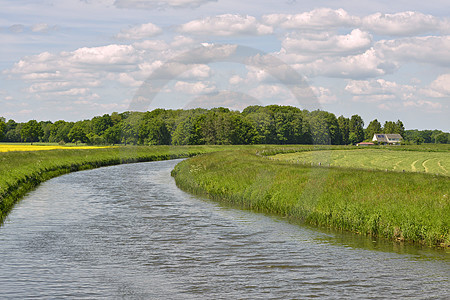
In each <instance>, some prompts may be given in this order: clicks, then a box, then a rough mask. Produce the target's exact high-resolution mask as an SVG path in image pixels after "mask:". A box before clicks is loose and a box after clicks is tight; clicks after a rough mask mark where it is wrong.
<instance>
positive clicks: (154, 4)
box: [114, 0, 217, 9]
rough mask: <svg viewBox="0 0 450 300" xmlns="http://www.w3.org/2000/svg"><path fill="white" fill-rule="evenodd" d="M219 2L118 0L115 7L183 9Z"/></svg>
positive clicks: (208, 0)
mask: <svg viewBox="0 0 450 300" xmlns="http://www.w3.org/2000/svg"><path fill="white" fill-rule="evenodd" d="M216 1H217V0H165V1H161V0H116V1H114V5H115V6H116V7H118V8H132V9H163V8H168V7H172V8H183V7H191V8H195V7H199V6H201V5H203V4H206V3H210V2H216Z"/></svg>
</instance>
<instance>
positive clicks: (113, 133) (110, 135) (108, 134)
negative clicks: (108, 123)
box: [103, 124, 121, 145]
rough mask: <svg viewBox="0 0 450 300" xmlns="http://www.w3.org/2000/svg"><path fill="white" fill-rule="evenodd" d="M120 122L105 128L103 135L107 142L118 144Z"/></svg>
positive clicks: (119, 139)
mask: <svg viewBox="0 0 450 300" xmlns="http://www.w3.org/2000/svg"><path fill="white" fill-rule="evenodd" d="M120 127H121V126H120V124H116V125H114V126H113V127H109V128H108V129H106V130H105V133H104V134H103V136H104V137H105V140H106V142H107V143H108V144H113V145H114V144H119V143H120V141H121V128H120Z"/></svg>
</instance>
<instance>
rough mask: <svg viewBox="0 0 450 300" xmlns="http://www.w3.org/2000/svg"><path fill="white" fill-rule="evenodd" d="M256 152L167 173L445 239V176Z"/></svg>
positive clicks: (213, 190)
mask: <svg viewBox="0 0 450 300" xmlns="http://www.w3.org/2000/svg"><path fill="white" fill-rule="evenodd" d="M255 152H256V151H248V150H247V151H242V150H241V151H230V152H229V151H227V152H221V153H210V154H206V155H202V156H198V157H195V158H191V159H189V160H186V161H183V162H181V163H180V164H178V165H177V166H176V167H175V169H174V171H173V172H172V175H173V176H174V178H175V180H176V183H177V185H178V186H179V187H180V188H181V189H183V190H185V191H188V192H191V193H194V194H197V195H202V196H206V197H208V198H211V199H214V200H218V201H224V202H227V203H231V204H233V205H236V206H238V207H241V208H245V209H251V210H254V211H258V212H265V213H271V214H276V215H280V216H282V217H286V218H289V219H292V220H294V221H301V222H305V223H308V224H312V225H317V226H322V227H330V228H335V229H338V230H346V231H351V232H355V233H359V234H364V235H372V236H378V237H383V238H388V239H392V240H397V241H400V242H403V241H411V242H417V243H422V244H427V245H430V246H445V247H446V246H449V245H450V218H449V216H450V201H449V198H448V197H449V195H448V194H449V191H450V180H449V178H448V177H447V176H436V175H430V174H419V173H397V172H384V171H376V170H373V171H366V170H357V169H345V168H338V167H325V166H320V167H319V166H311V165H307V164H293V163H289V162H283V161H276V160H273V159H267V157H263V156H261V155H256V153H255Z"/></svg>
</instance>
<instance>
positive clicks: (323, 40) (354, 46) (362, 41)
mask: <svg viewBox="0 0 450 300" xmlns="http://www.w3.org/2000/svg"><path fill="white" fill-rule="evenodd" d="M371 44H372V37H371V35H370V34H369V33H367V32H364V31H361V30H359V29H354V30H352V32H351V33H350V34H346V35H334V34H330V33H328V32H325V33H322V34H315V35H311V34H308V35H306V36H302V35H301V34H300V35H299V36H298V37H295V35H290V36H287V37H286V38H285V39H284V40H283V42H282V46H283V48H285V49H286V50H287V51H289V52H295V53H297V54H305V53H306V54H307V55H311V54H314V55H322V54H328V55H342V54H352V53H358V52H361V51H362V50H366V49H368V48H369V47H370V46H371Z"/></svg>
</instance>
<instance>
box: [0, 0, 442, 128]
mask: <svg viewBox="0 0 450 300" xmlns="http://www.w3.org/2000/svg"><path fill="white" fill-rule="evenodd" d="M0 41H1V47H0V117H1V116H2V117H4V118H6V119H7V120H8V119H14V120H15V121H17V122H25V121H28V120H31V119H35V120H38V121H41V120H42V121H44V120H50V121H53V122H54V121H57V120H61V119H62V120H67V121H77V120H83V119H91V118H92V117H94V116H98V115H103V114H105V113H108V114H110V113H112V112H114V111H116V112H124V111H129V110H140V111H146V110H152V109H155V108H166V109H181V108H183V109H186V108H194V107H204V108H212V107H218V106H224V107H229V108H231V109H233V110H242V109H243V108H245V107H246V106H248V105H269V104H279V105H292V106H297V107H300V108H302V109H308V110H314V109H321V110H325V111H329V112H332V113H334V114H335V115H336V116H337V117H338V116H340V115H344V116H345V117H351V116H352V115H354V114H358V115H360V116H361V117H362V118H363V120H364V121H365V125H366V126H367V125H368V124H369V122H370V121H372V120H374V119H377V120H378V121H380V122H381V123H382V124H383V123H384V122H385V121H396V120H398V119H400V120H401V121H402V122H403V123H404V124H405V127H406V128H407V129H419V130H424V129H439V130H443V131H447V132H448V131H449V130H450V121H449V120H450V118H449V115H450V111H449V104H450V101H449V100H450V5H448V2H447V0H440V1H438V0H428V1H423V0H421V1H417V0H408V1H404V0H397V1H373V0H372V1H366V0H342V1H335V0H317V1H296V0H280V1H267V0H259V1H251V0H247V1H242V0H241V1H235V0H226V1H225V0H168V1H160V0H0Z"/></svg>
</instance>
